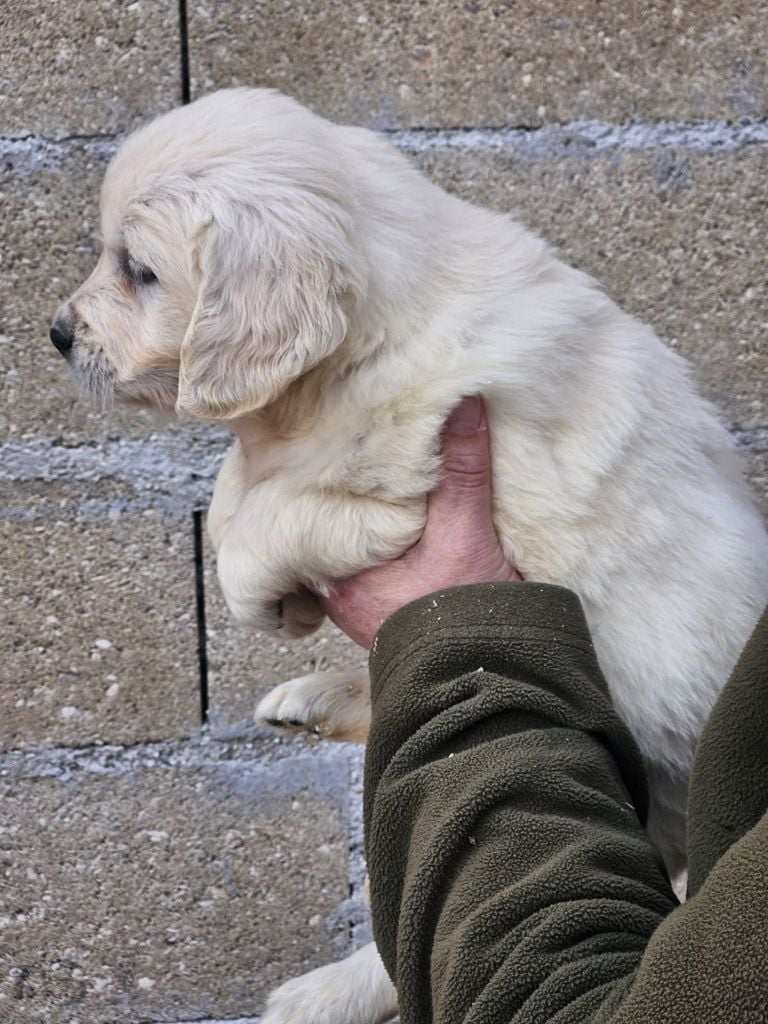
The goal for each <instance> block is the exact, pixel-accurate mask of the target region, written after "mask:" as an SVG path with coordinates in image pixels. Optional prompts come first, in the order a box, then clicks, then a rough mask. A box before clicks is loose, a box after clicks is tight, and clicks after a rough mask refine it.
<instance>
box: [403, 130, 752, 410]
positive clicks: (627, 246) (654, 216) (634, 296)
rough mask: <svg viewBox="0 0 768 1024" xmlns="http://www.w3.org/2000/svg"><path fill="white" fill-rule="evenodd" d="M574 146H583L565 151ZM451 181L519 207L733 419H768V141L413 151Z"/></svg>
mask: <svg viewBox="0 0 768 1024" xmlns="http://www.w3.org/2000/svg"><path fill="white" fill-rule="evenodd" d="M563 148H566V149H570V148H572V149H573V150H574V155H572V156H571V155H566V154H565V153H564V152H563ZM411 152H412V156H413V158H414V159H415V160H416V162H417V163H418V164H419V165H420V166H421V167H422V168H423V169H424V170H426V171H427V172H428V173H429V174H430V176H431V177H432V178H434V179H435V180H436V181H437V182H439V183H440V184H441V185H443V186H444V187H446V188H447V189H449V190H450V191H453V192H456V193H457V194H459V195H462V196H464V197H465V198H468V199H471V200H473V201H475V202H478V203H482V204H484V205H487V206H491V207H494V208H495V209H498V210H502V211H514V212H517V213H518V214H519V216H520V217H521V219H522V220H523V221H524V222H525V223H526V224H527V225H528V226H530V227H532V228H534V229H535V230H537V231H538V232H539V233H540V234H542V235H543V236H544V237H545V238H547V239H548V240H549V241H551V242H552V243H554V244H555V245H556V246H558V247H559V248H560V250H561V251H562V254H563V256H564V257H565V258H566V259H567V260H568V261H569V262H570V263H572V264H574V265H575V266H578V267H580V268H582V269H583V270H586V271H588V272H589V273H591V274H594V275H595V277H596V278H597V279H598V280H599V281H600V282H602V284H603V285H604V286H605V287H606V288H607V290H608V292H609V293H610V294H611V295H612V296H613V298H615V299H616V300H617V301H618V302H619V304H620V305H622V306H623V307H624V308H625V309H626V310H628V311H629V312H630V313H633V314H635V315H636V316H638V317H640V318H641V319H643V320H645V321H647V322H649V323H651V324H652V325H653V327H654V328H655V329H656V330H657V331H658V333H659V334H660V336H661V337H662V338H663V339H664V340H665V341H666V342H667V343H668V344H670V345H671V346H672V347H673V348H674V349H676V350H677V351H679V352H680V353H681V354H683V355H684V356H686V357H688V358H689V359H690V360H691V362H692V363H693V366H694V369H695V373H696V377H697V379H698V380H699V382H700V384H701V387H702V390H703V391H704V393H705V394H707V395H708V396H709V397H711V398H712V399H713V400H714V401H715V402H716V404H717V405H718V406H719V408H720V409H721V410H722V412H723V414H724V416H725V418H726V419H727V420H728V421H729V422H730V423H732V424H735V425H738V426H742V427H750V426H757V425H764V424H768V388H767V387H766V382H768V345H766V344H765V331H766V308H768V283H767V282H766V276H765V273H764V266H763V265H764V247H763V244H762V239H763V238H764V235H765V228H766V218H765V188H764V183H765V179H766V175H767V174H768V147H766V146H762V145H757V146H745V147H744V148H742V149H737V150H733V151H723V152H718V151H714V152H713V151H701V150H698V149H693V148H691V149H687V148H683V147H681V148H679V149H678V148H675V147H664V148H661V149H654V148H647V149H639V150H635V149H625V150H620V149H611V148H607V149H597V148H596V147H594V146H590V145H587V144H585V143H583V142H579V139H578V138H575V139H574V144H573V146H572V147H567V146H566V147H563V144H562V142H561V143H560V144H559V145H558V146H557V147H554V146H553V147H552V148H551V149H548V148H547V147H546V146H544V147H543V148H537V149H534V150H532V151H529V150H528V149H527V148H525V147H522V148H520V147H518V146H517V145H513V146H509V147H504V146H500V147H495V146H492V145H488V146H485V147H484V148H483V147H480V148H465V147H464V146H463V145H462V146H461V147H452V146H449V145H444V144H441V143H440V140H439V139H438V140H437V141H436V142H435V144H434V145H432V144H430V145H429V146H422V147H421V148H419V150H417V151H411Z"/></svg>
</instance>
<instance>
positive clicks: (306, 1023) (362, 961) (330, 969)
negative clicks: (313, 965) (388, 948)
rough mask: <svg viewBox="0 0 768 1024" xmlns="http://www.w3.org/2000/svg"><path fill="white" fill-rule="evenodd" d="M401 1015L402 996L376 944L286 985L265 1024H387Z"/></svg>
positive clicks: (273, 1001) (273, 998) (276, 994)
mask: <svg viewBox="0 0 768 1024" xmlns="http://www.w3.org/2000/svg"><path fill="white" fill-rule="evenodd" d="M396 1015H397V992H396V991H395V987H394V985H393V984H392V982H391V981H390V980H389V976H388V975H387V972H386V970H385V968H384V964H383V963H382V962H381V957H380V956H379V954H378V952H377V950H376V945H375V943H373V942H371V943H369V944H368V945H367V946H363V948H362V949H358V950H357V952H356V953H353V954H352V955H351V956H348V957H347V958H346V960H340V961H339V962H338V963H335V964H328V966H327V967H319V968H318V969H317V970H315V971H311V972H310V973H309V974H304V975H302V977H300V978H294V979H293V980H292V981H287V982H286V983H285V984H284V985H281V986H280V988H278V989H276V990H275V991H274V992H273V993H272V994H271V995H270V997H269V1000H268V1001H267V1008H266V1010H265V1012H264V1016H263V1017H262V1018H261V1024H384V1021H389V1020H391V1019H392V1018H393V1017H395V1016H396Z"/></svg>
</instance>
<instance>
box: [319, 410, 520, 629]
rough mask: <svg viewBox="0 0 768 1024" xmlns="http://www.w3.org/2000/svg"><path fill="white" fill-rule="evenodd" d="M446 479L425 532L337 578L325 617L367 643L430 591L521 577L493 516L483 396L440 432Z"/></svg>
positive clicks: (429, 513)
mask: <svg viewBox="0 0 768 1024" xmlns="http://www.w3.org/2000/svg"><path fill="white" fill-rule="evenodd" d="M442 454H443V473H444V475H443V479H442V481H441V482H440V484H439V485H438V486H437V488H436V489H435V490H434V491H433V492H432V494H430V496H429V499H428V505H427V522H426V524H425V526H424V532H423V533H422V535H421V537H420V538H419V540H418V541H417V542H416V544H414V545H413V547H412V548H409V549H408V551H406V552H405V553H404V554H403V555H401V556H400V558H397V559H395V560H394V561H393V562H388V563H387V564H386V565H380V566H376V567H375V568H373V569H365V570H363V572H361V573H358V574H357V576H352V577H350V579H347V580H342V581H340V582H337V583H335V584H334V585H333V586H332V588H331V591H330V593H329V595H328V596H327V597H325V598H324V599H323V606H324V608H325V611H326V613H327V614H328V616H329V617H330V618H331V619H332V620H333V622H335V623H336V625H337V626H338V627H339V629H342V630H343V631H344V632H345V633H346V634H347V636H349V637H351V638H352V639H353V640H354V641H355V642H356V643H358V644H360V645H361V647H366V648H370V646H371V644H372V643H373V638H374V636H375V635H376V633H377V631H378V629H379V627H380V626H381V624H382V622H383V621H384V620H385V619H387V618H388V617H389V616H390V615H392V614H393V612H396V611H397V610H398V608H402V607H403V605H406V604H408V603H409V602H410V601H415V600H416V599H417V598H419V597H424V595H425V594H431V593H432V592H433V591H435V590H441V589H444V588H447V587H457V586H461V585H462V584H465V583H500V582H509V581H512V580H521V579H522V577H521V576H520V574H519V573H518V572H517V570H516V569H515V568H514V566H513V565H511V564H510V563H509V562H508V561H507V559H506V557H505V555H504V552H503V551H502V550H501V546H500V544H499V541H498V538H497V537H496V534H495V532H494V529H493V522H492V520H491V459H490V452H489V448H488V423H487V421H486V418H485V410H484V409H483V404H482V402H481V401H480V399H479V398H474V397H473V398H465V399H464V400H463V401H462V402H461V404H460V405H459V406H457V408H456V409H454V411H453V412H452V413H451V415H450V416H449V417H448V420H447V421H446V424H445V427H444V430H443V442H442Z"/></svg>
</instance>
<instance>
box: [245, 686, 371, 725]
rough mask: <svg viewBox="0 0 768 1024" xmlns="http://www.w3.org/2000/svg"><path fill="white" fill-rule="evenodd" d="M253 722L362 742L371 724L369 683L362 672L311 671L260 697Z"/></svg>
mask: <svg viewBox="0 0 768 1024" xmlns="http://www.w3.org/2000/svg"><path fill="white" fill-rule="evenodd" d="M256 721H257V722H260V723H263V724H266V725H273V726H277V727H278V728H282V729H297V730H302V731H305V732H313V733H315V734H317V735H318V736H322V737H323V738H324V739H330V740H337V741H338V742H347V743H365V741H366V739H367V738H368V730H369V729H370V725H371V683H370V679H369V677H368V673H367V671H365V670H359V671H357V672H353V671H346V672H313V673H311V674H310V675H307V676H299V677H298V678H297V679H289V680H288V682H286V683H281V684H280V685H279V686H276V687H275V688H274V690H270V692H269V693H268V694H267V695H266V697H264V698H262V700H261V701H260V703H259V705H258V707H257V708H256Z"/></svg>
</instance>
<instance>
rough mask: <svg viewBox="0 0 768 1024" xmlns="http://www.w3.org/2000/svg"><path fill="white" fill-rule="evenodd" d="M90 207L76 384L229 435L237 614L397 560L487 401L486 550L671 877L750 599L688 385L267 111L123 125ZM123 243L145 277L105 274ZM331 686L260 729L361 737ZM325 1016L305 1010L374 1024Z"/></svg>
mask: <svg viewBox="0 0 768 1024" xmlns="http://www.w3.org/2000/svg"><path fill="white" fill-rule="evenodd" d="M102 209H103V228H104V234H105V242H106V246H105V252H104V254H103V256H102V259H101V261H100V264H99V267H98V268H97V270H96V272H95V273H94V276H93V277H92V278H91V279H90V280H89V281H88V282H86V283H85V285H83V287H82V288H81V289H80V291H79V292H78V293H77V294H76V295H75V296H74V297H73V300H72V301H71V303H70V304H69V305H68V306H67V307H66V308H65V309H64V311H63V312H62V315H66V316H69V317H73V318H74V320H75V323H76V325H77V327H78V330H77V339H78V341H77V344H76V346H75V350H74V352H73V357H72V361H73V366H74V369H75V372H76V373H78V375H79V376H80V377H81V379H83V380H85V382H86V383H88V384H89V385H90V386H91V388H92V389H96V388H98V389H100V390H101V391H104V390H105V389H106V390H110V389H111V390H113V391H114V392H115V393H116V394H118V395H119V396H126V397H130V398H133V399H135V400H139V401H144V402H151V403H153V404H156V405H159V406H161V407H166V408H170V407H173V405H174V404H176V405H177V406H178V408H179V409H181V410H187V411H192V412H194V413H195V414H197V415H200V416H204V417H208V418H211V419H225V420H228V421H229V422H231V424H232V427H233V429H234V431H235V433H236V435H237V442H236V444H235V447H234V449H233V450H232V452H231V453H230V455H229V456H228V458H227V460H226V463H225V465H224V467H223V468H222V471H221V474H220V476H219V479H218V481H217V485H216V492H215V495H214V500H213V504H212V506H211V510H210V518H209V525H210V532H211V536H212V538H213V540H214V543H215V545H216V547H217V549H218V566H219V578H220V580H221V585H222V588H223V591H224V594H225V597H226V599H227V602H228V604H229V606H230V608H231V609H232V611H233V613H234V614H235V615H236V617H237V618H238V620H239V621H241V622H243V623H245V624H248V625H252V626H255V627H257V628H260V629H263V628H272V627H277V626H280V625H281V624H284V626H285V628H286V630H287V631H289V632H293V633H296V634H298V633H301V632H305V631H307V630H310V629H312V628H315V627H316V625H317V624H318V623H319V621H320V619H321V617H322V616H321V613H320V611H319V607H318V605H317V602H316V600H315V599H314V598H313V596H312V594H311V592H310V591H311V590H315V591H321V592H322V591H323V589H324V588H326V587H327V585H328V583H329V581H331V580H332V579H335V578H340V577H344V576H347V575H350V574H352V573H355V572H356V571H358V570H360V569H363V568H365V567H367V566H370V565H373V564H375V563H378V562H382V561H385V560H387V559H391V558H393V557H394V556H396V555H398V554H400V553H401V552H402V551H404V550H405V549H406V548H407V547H408V546H409V545H410V544H411V543H412V542H413V541H414V540H415V539H416V538H417V537H418V535H419V533H420V531H421V528H422V526H423V523H424V516H425V495H426V493H427V492H428V491H429V490H430V488H432V487H433V486H434V484H435V482H436V480H437V479H438V474H439V460H438V454H437V449H438V437H439V432H440V428H441V425H442V423H443V421H444V419H445V417H446V415H447V414H448V412H449V411H450V409H451V408H452V407H453V406H454V405H456V403H457V402H458V401H459V400H460V399H461V397H462V396H463V395H467V394H480V395H482V396H483V398H484V399H485V404H486V407H487V410H488V416H489V424H490V435H491V441H492V459H493V482H494V522H495V525H496V528H497V531H498V534H499V537H500V539H501V542H502V545H503V547H504V550H505V552H506V554H507V555H508V557H509V558H510V559H511V560H512V561H514V563H515V564H516V565H517V566H518V567H519V569H520V571H521V572H522V573H523V574H524V576H525V577H526V578H528V579H530V580H538V581H546V582H555V583H559V584H563V585H564V586H567V587H570V588H572V589H573V590H575V591H576V592H577V593H578V594H579V595H580V596H581V599H582V602H583V604H584V609H585V612H586V615H587V619H588V621H589V625H590V628H591V630H592V635H593V638H594V642H595V647H596V649H597V652H598V656H599V659H600V663H601V665H602V667H603V670H604V672H605V674H606V677H607V680H608V683H609V686H610V690H611V694H612V696H613V699H614V701H615V703H616V706H617V708H618V710H619V712H620V713H621V714H622V716H623V717H624V719H625V721H626V722H627V724H628V726H629V727H630V729H631V730H632V732H633V734H634V736H635V738H636V739H637V742H638V744H639V746H640V748H641V750H642V752H643V754H644V755H645V757H646V758H647V761H648V764H649V772H650V779H651V787H652V794H651V795H652V810H651V821H650V823H649V828H650V831H651V834H652V836H653V837H654V839H655V841H656V842H657V843H658V845H659V847H660V848H661V850H662V851H663V853H664V855H665V857H666V858H667V861H668V863H669V864H670V865H671V866H672V867H674V868H678V867H680V866H681V865H682V863H683V862H684V857H685V836H684V811H685V798H686V786H687V780H688V775H689V773H690V769H691V763H692V758H693V752H694V747H695V745H696V742H697V739H698V737H699V734H700V732H701V728H702V725H703V723H704V721H705V720H706V717H707V715H708V712H709V710H710V708H711V706H712V703H713V701H714V699H715V697H716V695H717V693H718V691H719V689H720V688H721V686H722V685H723V683H724V682H725V680H726V679H727V677H728V674H729V672H730V670H731V668H732V666H733V664H734V662H735V660H736V657H737V656H738V654H739V652H740V650H741V648H742V646H743V645H744V643H745V641H746V639H747V637H748V635H749V633H750V630H751V629H752V627H753V625H754V623H755V621H756V619H757V617H758V615H759V613H760V611H761V609H762V607H763V606H764V604H765V602H766V599H768V540H767V539H766V534H765V531H764V528H763V525H762V523H761V521H760V519H759V516H758V515H757V513H756V511H755V509H754V508H753V506H752V503H751V501H750V498H749V496H748V494H747V492H746V489H745V487H744V485H743V483H742V481H741V476H740V470H739V466H738V462H737V459H736V457H735V455H734V451H733V445H732V442H731V440H730V439H729V436H728V434H727V432H726V430H725V429H724V428H723V427H722V426H721V425H720V423H719V422H718V420H717V417H716V415H715V413H714V412H713V410H712V409H711V408H710V407H709V405H708V404H707V403H706V402H704V401H703V400H702V399H701V398H700V397H699V396H698V395H697V393H696V390H695V388H694V385H693V383H692V381H691V376H690V372H689V370H688V367H687V366H686V364H685V363H684V362H683V361H682V360H681V359H680V358H679V357H678V356H676V355H675V354H673V353H672V352H671V351H669V350H668V349H667V348H665V347H664V346H663V345H662V344H661V342H660V341H659V340H658V339H657V338H656V336H655V335H654V333H653V331H652V330H651V329H650V328H649V327H647V326H645V325H644V324H642V323H640V322H638V321H637V320H635V319H633V318H632V317H630V316H628V315H627V314H625V313H624V312H622V311H621V310H620V309H619V308H618V307H617V306H616V305H615V304H614V303H613V302H612V301H611V300H610V299H609V298H608V297H607V296H606V295H605V294H604V293H603V292H602V291H601V290H600V289H599V287H598V286H597V285H596V284H595V282H594V281H593V280H592V279H590V278H589V277H587V276H586V275H585V274H582V273H580V272H578V271H576V270H574V269H572V268H570V267H568V266H566V265H565V264H564V263H562V262H561V261H560V260H559V259H558V258H557V256H556V254H555V252H554V251H553V250H552V249H551V248H550V247H549V246H548V245H547V244H546V243H545V242H543V241H542V240H541V239H539V238H538V237H536V236H535V235H534V234H533V233H531V232H530V231H528V230H526V229H525V228H524V227H523V226H521V225H520V224H519V223H518V222H516V221H515V220H514V219H512V218H511V217H508V216H503V215H501V214H496V213H491V212H489V211H488V210H485V209H481V208H479V207H476V206H473V205H470V204H469V203H466V202H463V201H461V200H459V199H457V198H455V197H452V196H450V195H448V194H446V193H445V192H443V191H442V190H441V189H439V188H437V187H436V186H435V185H432V184H430V183H429V182H428V181H427V180H426V179H425V178H424V177H423V176H422V175H421V174H419V173H418V172H417V171H416V170H414V168H412V167H411V166H410V164H409V163H408V161H407V160H406V159H405V158H404V157H403V156H401V155H399V154H398V153H396V152H395V151H394V150H393V149H392V148H390V147H389V146H388V145H387V143H385V142H384V141H383V140H381V139H380V138H378V137H376V136H375V135H373V134H371V133H370V132H367V131H364V130H361V129H356V128H346V127H340V126H336V125H332V124H330V123H329V122H327V121H324V120H322V119H320V118H318V117H315V116H314V115H312V114H310V113H309V112H308V111H306V110H305V109H303V108H302V107H300V106H299V105H298V104H295V103H293V102H292V101H290V100H288V99H286V98H285V97H281V96H279V95H277V94H274V93H270V92H265V91H260V90H233V91H229V92H223V93H218V94H215V95H213V96H210V97H208V98H206V99H204V100H201V101H199V102H198V103H195V104H193V105H191V106H190V107H187V108H185V109H183V110H179V111H175V112H173V113H171V114H168V115H166V116H165V117H163V118H161V119H160V120H159V121H157V122H155V123H154V124H153V125H150V126H149V127H148V128H147V129H144V130H143V131H142V132H139V133H138V134H137V135H136V136H134V137H133V138H132V139H131V140H129V142H128V143H127V144H126V146H125V147H124V149H123V151H122V152H121V153H120V154H119V155H118V157H117V158H116V161H115V163H114V164H113V165H112V167H111V168H110V170H109V172H108V175H107V179H106V182H105V188H104V195H103V198H102ZM126 239H127V240H128V242H129V244H130V245H131V246H132V247H133V249H134V250H135V252H134V255H135V253H136V252H137V253H138V257H137V258H140V259H141V261H142V262H144V263H145V264H147V265H148V266H150V267H151V268H152V269H153V270H154V271H155V272H156V273H157V276H158V278H159V284H158V285H156V286H155V285H152V286H150V287H149V288H143V287H132V288H130V289H128V288H126V287H125V282H123V283H122V285H121V284H120V282H119V281H116V280H115V274H116V271H115V260H116V253H117V251H118V247H119V246H120V245H121V244H122V243H123V241H125V240H126ZM118 300H119V301H118ZM280 602H282V605H281V603H280ZM350 680H351V677H350ZM350 680H344V679H341V680H339V679H336V681H335V682H333V686H332V690H333V692H332V694H331V696H330V697H329V698H327V699H325V701H324V700H323V698H322V695H321V694H320V693H319V692H318V691H319V690H320V688H321V687H322V685H323V684H322V682H319V681H318V677H315V678H314V679H313V680H310V681H308V680H307V679H302V680H300V681H298V683H295V684H288V690H287V691H286V690H285V689H283V690H282V692H281V693H278V694H275V695H270V696H268V697H267V698H266V699H265V702H263V703H262V705H261V707H260V713H261V714H262V715H264V716H265V717H269V718H281V717H290V718H291V719H292V720H293V721H306V722H307V724H308V726H309V727H318V728H320V729H321V731H323V732H325V733H327V734H330V735H334V734H335V735H339V736H342V737H344V736H345V735H349V734H350V727H351V728H352V731H354V730H357V731H358V732H360V731H362V732H363V733H364V732H365V729H366V728H367V721H366V715H367V709H366V707H365V698H364V696H363V697H362V698H361V697H360V696H359V694H360V693H363V694H364V692H365V690H364V686H362V687H361V686H360V685H357V687H356V691H355V692H356V693H357V694H358V697H357V698H356V702H355V701H353V702H352V703H351V704H350V709H349V711H348V712H345V714H346V718H345V719H344V720H343V721H337V720H336V719H337V718H338V714H337V712H336V711H335V710H334V708H337V707H338V700H337V698H338V696H339V693H341V692H343V690H344V687H345V686H346V685H347V684H348V683H349V682H350ZM291 687H293V689H291ZM284 707H285V708H288V711H287V712H286V713H285V715H284V714H283V708H284ZM350 723H351V726H350ZM366 955H367V954H366ZM369 962H371V963H372V962H373V961H372V960H370V961H369ZM312 977H314V975H310V976H309V978H310V979H311V978H312ZM294 984H296V983H294ZM306 984H307V985H308V984H309V980H307V982H306ZM304 985H305V983H304V982H302V983H298V988H300V989H301V988H302V987H303V986H304ZM310 988H311V986H310ZM280 991H281V992H282V991H283V990H280ZM278 995H279V993H278ZM275 999H276V1000H277V1002H276V1003H275V1004H274V1005H275V1006H276V1005H279V1003H280V1000H279V999H278V997H277V996H276V997H275ZM286 1001H288V998H287V996H286ZM308 1002H309V1003H314V1005H315V1007H316V1008H317V1007H319V1006H320V1005H321V1003H322V997H321V995H319V994H316V996H315V997H314V999H313V998H312V997H309V998H308ZM342 1003H343V1005H342V1004H339V1005H338V1006H337V1007H336V1010H329V1011H328V1014H327V1015H326V1017H323V1016H322V1014H321V1012H320V1010H319V1009H316V1015H315V1016H312V1015H311V1014H309V1015H307V1016H303V1017H301V1018H300V1019H301V1020H303V1021H315V1020H317V1021H320V1020H325V1019H328V1020H331V1019H332V1020H333V1021H334V1022H335V1024H362V1022H363V1021H366V1022H367V1021H372V1020H373V1019H374V1017H373V1016H371V1014H370V1013H369V1014H368V1015H367V1016H366V1014H365V1013H364V1012H358V1011H357V1010H355V1011H354V1012H353V1011H352V1010H351V1009H350V1008H349V1006H348V1005H347V1003H345V1002H344V1001H343V1000H342ZM271 1005H272V1004H271ZM302 1012H303V1011H302ZM270 1013H271V1014H272V1016H269V1015H268V1017H267V1018H266V1019H267V1020H269V1021H270V1024H271V1022H272V1021H273V1020H274V1021H275V1022H277V1021H280V1022H281V1024H285V1022H287V1021H288V1020H291V1019H293V1018H292V1017H291V1016H290V1015H289V1014H288V1012H287V1011H286V1013H285V1014H283V1015H282V1016H281V1015H280V1013H278V1012H277V1010H274V1009H271V1010H270ZM334 1014H335V1015H334ZM296 1019H299V1018H298V1017H297V1018H296Z"/></svg>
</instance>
